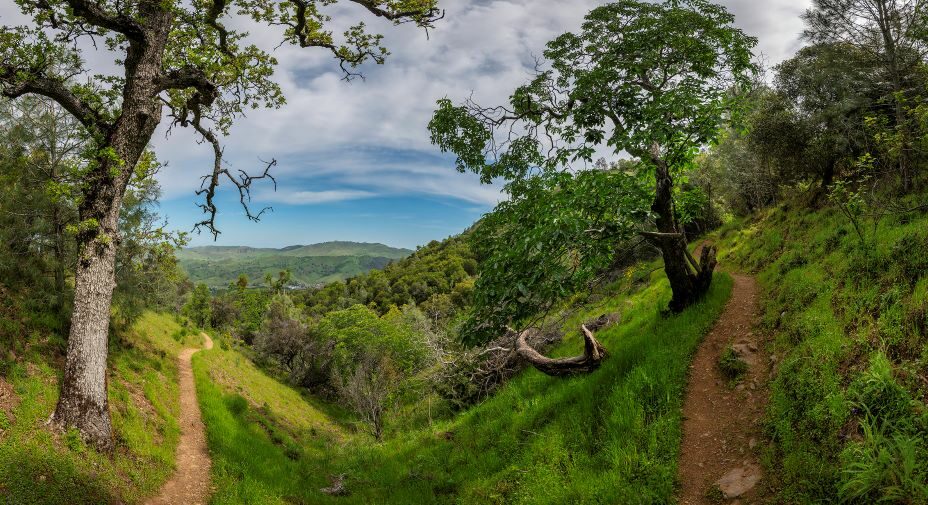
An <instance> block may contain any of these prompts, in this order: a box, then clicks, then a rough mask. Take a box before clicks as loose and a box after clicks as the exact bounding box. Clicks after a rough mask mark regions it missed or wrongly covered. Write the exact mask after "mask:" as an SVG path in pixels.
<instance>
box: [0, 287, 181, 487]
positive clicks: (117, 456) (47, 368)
mask: <svg viewBox="0 0 928 505" xmlns="http://www.w3.org/2000/svg"><path fill="white" fill-rule="evenodd" d="M3 302H4V306H5V308H7V309H10V308H11V307H15V306H16V302H15V300H13V301H11V300H10V299H9V298H4V300H3ZM7 304H10V305H7ZM18 314H19V315H18V316H16V317H15V318H10V317H7V316H9V314H8V313H7V312H6V311H5V313H4V314H3V315H0V323H2V326H3V328H6V329H9V328H13V327H14V325H23V326H21V327H19V330H20V331H23V332H24V333H23V334H22V335H23V340H21V341H20V342H19V343H18V344H17V346H16V350H15V351H14V352H13V353H11V354H10V355H4V356H0V461H2V462H3V464H2V465H0V503H16V504H20V503H22V504H26V503H28V504H30V505H41V504H49V505H52V504H60V503H68V504H74V505H82V504H94V505H97V504H104V503H114V504H115V503H139V502H141V501H142V500H143V499H144V497H145V496H148V495H151V494H153V493H155V492H156V491H157V490H158V488H159V487H161V484H162V483H163V482H164V481H165V480H166V479H167V478H168V477H169V476H170V474H171V471H172V467H173V464H174V459H175V457H174V449H175V447H176V446H177V443H178V438H179V428H178V413H179V402H178V395H177V391H178V389H177V388H178V386H177V383H178V376H177V365H176V358H177V355H178V353H179V352H180V350H181V349H182V348H183V347H184V346H187V345H192V344H193V339H192V338H191V335H189V334H188V332H187V331H185V330H184V329H183V328H181V326H180V325H178V324H177V323H176V322H175V320H174V318H173V317H171V316H169V315H160V314H154V313H146V314H144V315H143V316H142V318H141V319H140V320H139V321H138V322H137V323H136V324H135V325H134V326H133V327H132V328H131V329H130V330H129V331H128V332H126V333H125V334H124V335H122V336H121V337H122V338H120V339H114V340H113V344H112V346H111V354H110V372H109V376H108V382H109V401H110V408H111V413H112V416H113V428H114V431H115V435H116V439H117V441H116V445H117V449H116V451H115V452H114V453H113V454H112V455H104V454H100V453H97V452H96V451H94V450H93V449H92V448H90V447H88V446H86V445H85V444H84V443H83V442H82V441H81V439H80V437H79V436H78V434H77V432H75V431H69V432H67V433H64V434H63V435H59V434H57V433H55V432H53V431H52V430H49V429H48V427H47V426H46V425H45V423H46V420H47V419H48V418H49V415H50V414H51V412H52V410H53V409H54V407H55V401H56V400H57V396H58V386H57V384H58V380H59V374H60V370H61V365H62V362H63V354H62V353H63V350H64V346H65V345H66V342H65V341H64V339H63V338H62V337H61V336H60V333H59V330H58V329H55V328H49V327H44V326H42V324H43V323H42V319H41V318H40V317H39V318H37V317H38V316H41V313H39V314H30V313H28V312H27V311H21V312H19V313H18Z"/></svg>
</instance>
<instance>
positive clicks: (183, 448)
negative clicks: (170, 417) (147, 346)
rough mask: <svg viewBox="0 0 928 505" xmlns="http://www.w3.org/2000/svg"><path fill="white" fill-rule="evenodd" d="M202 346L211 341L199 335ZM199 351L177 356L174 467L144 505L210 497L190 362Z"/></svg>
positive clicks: (201, 501)
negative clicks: (177, 432) (177, 426)
mask: <svg viewBox="0 0 928 505" xmlns="http://www.w3.org/2000/svg"><path fill="white" fill-rule="evenodd" d="M202 336H203V340H204V343H205V345H204V346H203V348H204V349H205V350H209V349H212V348H213V340H212V339H211V338H209V335H207V334H206V333H203V334H202ZM199 351H200V349H184V350H183V351H181V353H180V356H178V363H177V370H178V374H179V376H180V429H181V434H180V443H179V444H178V445H177V467H176V469H175V470H174V475H173V476H171V479H170V480H168V481H167V482H166V483H165V484H164V487H162V488H161V492H160V493H159V494H158V496H156V497H154V498H152V499H150V500H148V501H147V502H146V504H147V505H181V504H184V505H205V504H206V503H207V502H209V497H210V494H211V493H210V491H211V490H210V473H209V472H210V467H211V466H212V462H211V461H210V458H209V451H208V450H207V447H206V431H205V429H204V426H203V419H202V417H201V416H200V406H199V404H198V403H197V390H196V385H195V384H194V381H193V366H192V364H191V358H192V357H193V355H194V354H196V353H197V352H199Z"/></svg>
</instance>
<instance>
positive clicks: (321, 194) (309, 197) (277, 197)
mask: <svg viewBox="0 0 928 505" xmlns="http://www.w3.org/2000/svg"><path fill="white" fill-rule="evenodd" d="M373 196H376V193H371V192H370V191H360V190H351V189H332V190H327V191H292V190H282V191H266V190H262V191H260V192H259V193H257V194H255V196H254V199H255V200H256V201H259V202H267V203H286V204H290V205H318V204H321V203H334V202H344V201H346V200H359V199H362V198H371V197H373Z"/></svg>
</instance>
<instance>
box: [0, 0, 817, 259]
mask: <svg viewBox="0 0 928 505" xmlns="http://www.w3.org/2000/svg"><path fill="white" fill-rule="evenodd" d="M602 3H604V2H602V1H599V0H570V1H565V0H448V1H444V2H442V4H443V7H444V8H445V9H446V10H447V12H446V18H445V20H443V21H441V22H439V24H438V26H437V27H436V28H435V29H434V30H432V31H431V32H430V33H429V37H428V38H426V36H425V34H424V33H423V32H422V31H421V30H416V29H415V28H414V27H412V26H399V27H394V26H391V25H389V24H387V23H382V22H379V21H377V20H371V19H366V21H367V22H368V25H369V26H372V27H373V28H375V29H377V30H378V31H380V32H381V33H383V34H384V35H385V43H386V45H387V46H388V47H389V49H390V50H391V52H392V55H391V56H390V57H389V58H388V59H387V62H386V64H385V65H383V66H368V67H366V68H364V69H363V70H364V73H365V74H366V77H367V78H366V80H364V81H355V82H353V83H350V84H349V83H345V82H343V81H342V80H341V79H340V77H341V74H340V73H339V72H338V68H337V66H336V65H335V64H334V62H333V61H332V59H331V57H330V56H328V55H327V54H326V53H324V52H321V51H318V50H316V51H314V50H305V49H299V48H294V47H281V48H279V49H276V50H274V51H273V54H274V56H275V57H277V58H278V60H279V61H280V65H279V67H278V69H277V74H276V79H277V81H278V82H279V83H280V84H281V86H282V88H283V89H284V92H285V94H286V96H287V99H288V104H287V105H286V106H284V107H283V108H282V109H279V110H258V111H254V112H252V113H250V114H249V115H248V117H246V118H241V119H240V120H239V121H238V122H237V123H236V125H235V126H234V127H233V129H232V131H231V133H230V135H229V136H228V137H227V138H225V139H224V143H225V145H226V151H225V160H226V163H227V164H228V166H229V167H230V168H232V169H233V170H237V169H243V170H251V171H253V170H256V169H259V168H260V167H261V166H262V163H261V161H260V160H262V159H271V158H275V159H277V160H278V167H277V168H276V169H275V172H274V173H275V175H276V176H277V178H278V182H279V189H278V191H277V192H273V191H270V185H267V184H262V185H260V186H259V187H256V188H255V192H254V200H255V201H254V206H255V207H256V208H260V207H263V206H266V205H269V206H273V208H274V211H273V212H272V213H268V214H266V215H265V216H264V217H263V218H262V220H261V222H260V223H251V222H249V221H247V220H246V219H245V218H244V215H243V213H242V211H241V209H240V207H239V205H238V201H237V195H236V194H234V192H230V191H229V187H228V185H226V186H225V187H224V188H222V189H221V190H220V197H219V203H220V214H219V216H218V227H219V228H220V230H221V231H222V235H221V236H220V238H219V240H218V241H217V242H213V240H212V237H211V236H209V235H206V234H204V235H201V236H198V237H197V236H194V237H193V238H194V240H193V242H192V244H193V245H208V244H217V245H248V246H258V247H283V246H287V245H293V244H308V243H314V242H322V241H329V240H354V241H364V242H382V243H385V244H388V245H392V246H400V247H409V248H413V247H415V246H416V245H420V244H424V243H426V242H428V241H430V240H432V239H442V238H445V237H447V236H449V235H453V234H457V233H460V232H461V231H463V230H464V229H465V228H467V227H468V226H469V225H470V224H472V223H473V222H474V221H475V220H476V219H478V218H479V217H480V216H481V214H483V213H484V212H487V211H489V210H490V209H492V207H493V206H494V205H495V203H496V202H498V201H499V199H500V194H499V191H498V188H494V187H486V186H481V185H480V184H479V181H477V179H476V178H475V177H474V176H472V175H465V174H458V173H457V172H456V171H455V170H454V168H453V161H454V160H453V158H450V157H448V156H443V155H441V154H440V153H438V152H437V150H436V149H435V148H434V147H433V146H431V145H430V144H429V141H428V132H427V131H426V125H427V123H428V120H429V118H430V116H431V112H432V110H433V109H434V106H435V101H436V100H437V99H439V98H442V97H446V96H447V97H449V98H451V99H452V100H454V101H461V100H463V99H465V98H467V97H468V96H470V95H471V94H473V96H474V97H475V99H476V100H477V101H478V102H480V103H485V104H496V103H503V102H504V101H505V100H506V98H507V95H508V92H509V91H511V90H512V89H513V88H514V87H515V86H517V85H518V84H520V83H521V82H524V81H525V80H526V79H527V78H528V77H529V76H530V75H531V73H532V69H533V66H534V61H535V56H536V55H540V53H541V52H542V51H543V48H544V44H545V42H546V41H548V40H550V39H552V38H554V37H556V36H557V35H559V34H561V33H563V32H564V31H568V30H575V29H576V28H577V27H578V26H579V24H580V21H581V19H582V17H583V15H584V14H585V13H586V12H588V11H589V10H590V9H591V8H593V7H595V6H597V5H600V4H602ZM721 3H723V4H725V5H726V6H728V7H729V8H730V10H731V11H732V12H734V13H735V15H736V16H737V19H738V21H737V23H738V25H739V26H740V27H742V28H743V29H744V30H745V31H746V32H748V33H749V34H751V35H754V36H757V37H759V38H760V45H759V48H758V49H759V52H760V53H762V54H763V57H762V59H763V60H764V61H765V62H766V63H767V64H775V63H777V62H779V61H781V60H783V59H785V58H787V57H788V56H789V55H790V54H792V53H793V52H795V51H796V49H798V47H799V45H800V40H799V33H800V32H801V30H802V22H801V21H800V19H799V15H800V14H801V12H802V11H803V10H804V9H805V8H806V7H807V6H808V4H809V3H810V2H809V0H767V1H764V2H762V3H763V5H764V7H763V9H759V8H758V4H759V2H757V1H756V0H722V1H721ZM329 10H330V13H331V14H332V17H333V20H334V23H335V25H334V26H335V32H336V33H339V32H340V31H341V30H340V26H344V25H345V24H346V23H347V22H354V21H356V20H357V19H359V17H364V13H363V12H362V11H360V10H359V8H358V7H357V6H353V5H352V4H346V5H340V4H336V5H334V6H330V8H329ZM0 14H2V13H0ZM340 23H341V24H340ZM247 29H248V30H249V31H250V32H251V33H252V35H251V38H252V39H253V40H254V41H255V42H256V43H258V44H259V45H260V46H261V47H264V48H268V49H270V48H273V47H275V46H276V45H277V43H278V42H279V33H278V32H277V31H276V29H272V28H266V27H265V28H262V27H256V26H253V25H251V26H248V27H247ZM165 133H166V132H165V131H164V130H162V131H161V132H160V133H159V134H158V135H157V137H156V141H155V144H154V147H155V149H156V152H157V153H158V156H159V159H161V160H162V161H165V162H167V163H168V166H167V167H166V168H165V169H164V170H163V171H162V172H161V174H160V175H159V180H160V182H161V184H162V187H163V190H164V198H163V200H162V205H161V212H162V214H163V215H165V216H166V217H167V218H168V220H169V223H170V226H171V227H172V228H174V229H177V230H184V231H187V230H190V228H191V227H192V225H193V224H194V223H195V222H197V221H198V220H199V219H200V218H201V217H200V216H201V214H200V211H199V209H198V208H197V207H196V201H197V199H196V197H195V195H194V190H195V189H196V187H197V186H198V184H199V182H198V177H199V176H200V175H202V174H204V173H206V172H208V171H209V170H210V166H211V165H210V163H211V159H210V157H209V155H210V151H209V149H208V148H207V147H206V146H204V145H200V144H197V143H196V141H195V138H194V137H193V136H191V135H190V134H189V132H186V131H180V132H174V133H172V134H171V136H170V137H168V136H166V135H165Z"/></svg>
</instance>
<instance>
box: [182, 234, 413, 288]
mask: <svg viewBox="0 0 928 505" xmlns="http://www.w3.org/2000/svg"><path fill="white" fill-rule="evenodd" d="M413 252H414V251H413V250H411V249H403V248H398V247H391V246H388V245H385V244H381V243H375V242H351V241H329V242H321V243H317V244H308V245H300V244H295V245H290V246H286V247H282V248H270V247H250V246H212V245H210V246H197V247H189V248H184V249H180V250H178V251H177V258H178V260H179V261H180V264H181V267H182V268H183V269H184V270H185V271H186V272H187V275H189V276H190V279H191V280H192V281H193V282H196V283H200V282H202V283H205V284H207V285H208V286H209V287H211V288H217V289H219V288H223V287H226V286H228V285H229V283H231V282H233V281H235V280H236V279H237V278H238V277H239V275H241V274H244V275H246V276H247V277H248V278H249V280H251V282H252V283H253V284H260V283H261V282H262V281H263V279H264V277H265V275H267V274H270V275H273V276H276V275H277V273H278V272H281V271H283V270H289V271H290V273H291V279H292V281H293V283H294V284H295V285H297V286H301V285H302V286H310V285H316V284H322V283H327V282H332V281H337V280H344V279H347V278H349V277H353V276H355V275H358V274H362V273H365V272H367V271H370V270H372V269H376V268H383V267H384V266H386V265H387V264H389V263H390V262H392V261H396V260H400V259H403V258H405V257H407V256H409V255H410V254H412V253H413Z"/></svg>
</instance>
